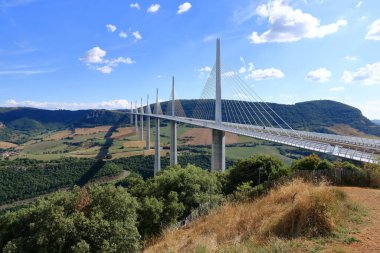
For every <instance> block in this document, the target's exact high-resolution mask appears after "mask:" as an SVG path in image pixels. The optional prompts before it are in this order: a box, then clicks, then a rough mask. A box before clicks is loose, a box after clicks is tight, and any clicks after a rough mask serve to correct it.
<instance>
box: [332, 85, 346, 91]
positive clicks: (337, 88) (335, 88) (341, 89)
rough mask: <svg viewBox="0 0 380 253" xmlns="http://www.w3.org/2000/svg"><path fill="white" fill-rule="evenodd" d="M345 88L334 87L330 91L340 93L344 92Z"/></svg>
mask: <svg viewBox="0 0 380 253" xmlns="http://www.w3.org/2000/svg"><path fill="white" fill-rule="evenodd" d="M344 90H345V88H344V87H343V86H338V87H333V88H331V89H329V91H332V92H340V91H344Z"/></svg>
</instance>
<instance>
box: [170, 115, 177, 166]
mask: <svg viewBox="0 0 380 253" xmlns="http://www.w3.org/2000/svg"><path fill="white" fill-rule="evenodd" d="M177 163H178V161H177V122H175V121H171V122H170V166H174V165H176V164H177Z"/></svg>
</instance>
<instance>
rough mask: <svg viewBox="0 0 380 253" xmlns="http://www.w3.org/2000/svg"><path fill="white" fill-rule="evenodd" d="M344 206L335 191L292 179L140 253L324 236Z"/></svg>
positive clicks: (340, 217) (211, 249)
mask: <svg viewBox="0 0 380 253" xmlns="http://www.w3.org/2000/svg"><path fill="white" fill-rule="evenodd" d="M347 203H348V202H347V200H346V198H345V195H344V194H343V193H342V192H339V191H337V190H336V189H335V188H332V187H329V186H327V185H325V184H321V185H312V184H310V183H305V182H303V181H301V180H294V181H293V182H291V183H287V184H285V185H283V186H280V187H277V188H276V189H273V190H271V191H270V192H269V193H268V194H267V195H266V196H264V197H262V198H260V199H258V200H256V201H251V202H246V203H227V204H225V205H224V206H223V207H221V208H220V209H219V210H217V211H215V212H214V213H212V214H210V215H208V216H206V217H203V218H202V219H200V220H198V221H196V222H194V223H193V224H192V225H191V226H190V227H189V228H187V229H174V230H169V231H167V232H166V233H164V235H163V236H162V238H159V239H158V240H156V244H154V245H153V246H151V247H149V248H147V249H146V250H145V251H144V252H146V253H149V252H197V251H198V252H217V251H218V252H219V251H220V250H222V249H223V248H225V247H228V246H229V245H239V244H241V243H243V242H247V241H248V242H249V241H250V242H253V243H254V244H255V245H266V244H268V242H270V241H273V240H275V241H276V240H277V239H279V240H287V239H289V238H311V237H319V236H326V235H330V234H331V233H332V232H333V231H334V230H335V228H336V227H337V223H338V221H339V222H342V221H344V220H345V219H346V218H345V216H347V212H348V211H347V210H348V208H347V206H348V204H347ZM298 240H299V239H298ZM200 247H204V249H207V251H202V250H201V251H200ZM223 252H224V251H223ZM228 252H239V251H228ZM249 252H256V251H249ZM281 252H282V251H281Z"/></svg>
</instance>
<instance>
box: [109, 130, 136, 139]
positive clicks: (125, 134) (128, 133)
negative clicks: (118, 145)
mask: <svg viewBox="0 0 380 253" xmlns="http://www.w3.org/2000/svg"><path fill="white" fill-rule="evenodd" d="M134 132H135V131H134V128H133V127H123V128H118V129H116V131H115V132H113V133H112V136H111V138H112V139H121V138H125V137H128V136H131V135H132V134H134Z"/></svg>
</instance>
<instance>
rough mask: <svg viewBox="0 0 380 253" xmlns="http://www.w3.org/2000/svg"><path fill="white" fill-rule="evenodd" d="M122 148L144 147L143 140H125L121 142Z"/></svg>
mask: <svg viewBox="0 0 380 253" xmlns="http://www.w3.org/2000/svg"><path fill="white" fill-rule="evenodd" d="M123 146H124V148H145V146H146V142H145V141H127V142H125V143H123Z"/></svg>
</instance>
